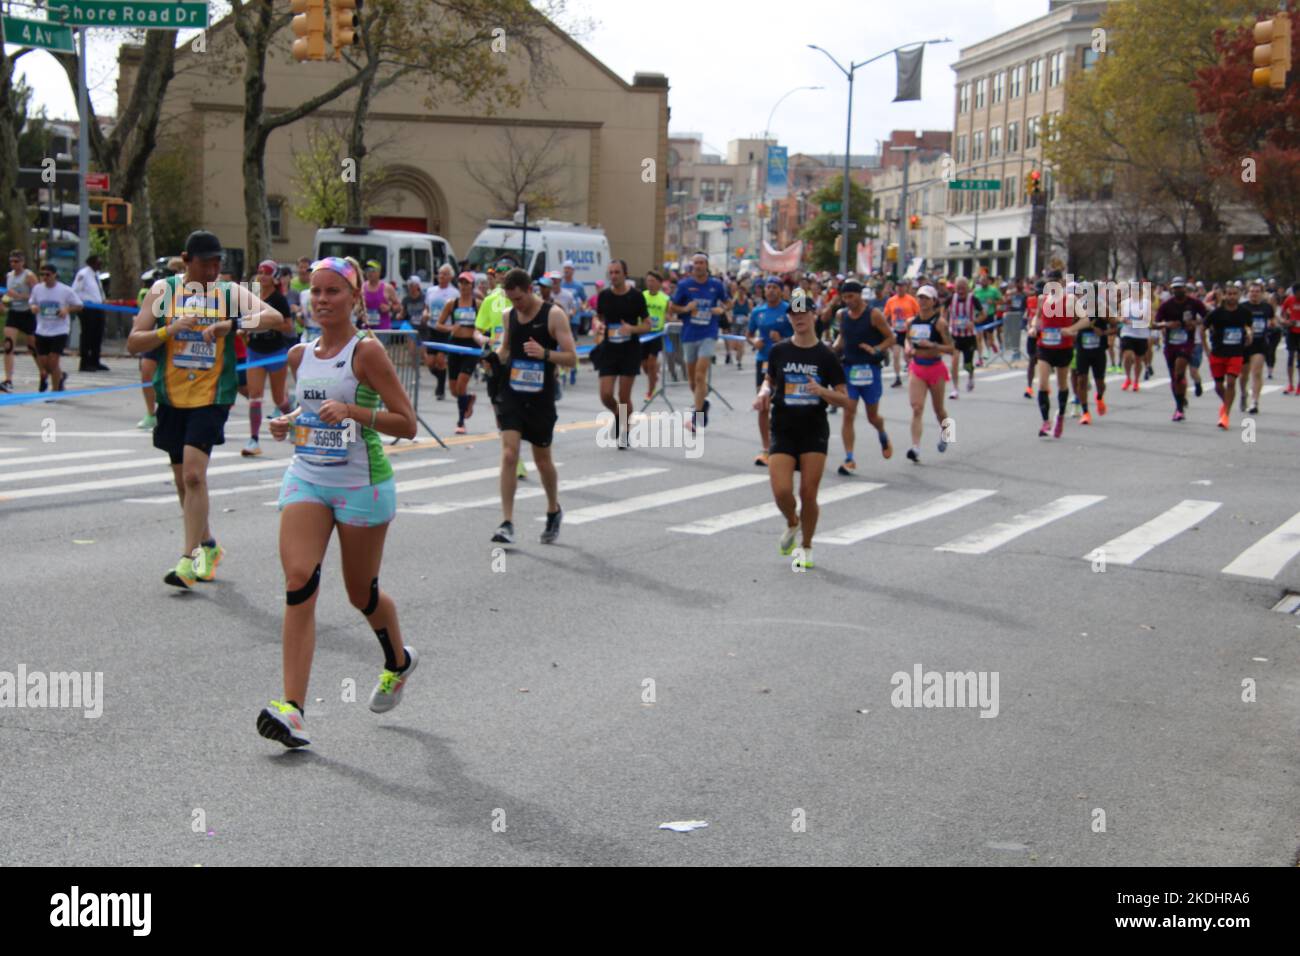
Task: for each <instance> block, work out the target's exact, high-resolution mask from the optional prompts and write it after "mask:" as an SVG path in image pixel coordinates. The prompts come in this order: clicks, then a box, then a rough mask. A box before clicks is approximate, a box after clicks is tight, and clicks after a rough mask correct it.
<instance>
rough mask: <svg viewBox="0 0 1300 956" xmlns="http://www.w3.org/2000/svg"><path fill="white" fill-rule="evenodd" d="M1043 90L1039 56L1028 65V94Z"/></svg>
mask: <svg viewBox="0 0 1300 956" xmlns="http://www.w3.org/2000/svg"><path fill="white" fill-rule="evenodd" d="M1042 88H1043V58H1042V57H1041V56H1040V57H1039V58H1038V59H1037V60H1034V61H1033V62H1032V63H1030V64H1029V92H1030V93H1037V92H1038V91H1039V90H1041V89H1042Z"/></svg>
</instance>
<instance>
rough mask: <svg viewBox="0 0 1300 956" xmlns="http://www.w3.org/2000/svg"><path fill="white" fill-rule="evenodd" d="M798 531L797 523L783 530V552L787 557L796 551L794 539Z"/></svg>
mask: <svg viewBox="0 0 1300 956" xmlns="http://www.w3.org/2000/svg"><path fill="white" fill-rule="evenodd" d="M798 533H799V525H795V526H794V527H793V528H786V529H785V531H783V532H781V553H782V554H783V555H785V556H786V557H789V556H790V554H791V553H792V552H793V551H794V539H795V535H797V534H798Z"/></svg>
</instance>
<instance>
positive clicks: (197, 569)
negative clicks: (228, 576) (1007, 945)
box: [194, 544, 226, 581]
mask: <svg viewBox="0 0 1300 956" xmlns="http://www.w3.org/2000/svg"><path fill="white" fill-rule="evenodd" d="M225 556H226V549H225V548H223V547H222V546H221V545H219V544H218V545H215V546H214V547H211V548H209V547H207V546H204V545H200V546H199V547H198V548H195V549H194V576H195V577H197V578H198V579H199V580H200V581H215V580H216V578H217V565H218V564H220V563H221V559H222V558H224V557H225Z"/></svg>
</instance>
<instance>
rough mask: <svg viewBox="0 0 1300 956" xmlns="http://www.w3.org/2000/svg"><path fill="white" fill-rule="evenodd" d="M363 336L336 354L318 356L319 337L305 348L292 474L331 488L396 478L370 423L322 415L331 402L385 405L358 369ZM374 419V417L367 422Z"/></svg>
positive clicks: (297, 384) (296, 389)
mask: <svg viewBox="0 0 1300 956" xmlns="http://www.w3.org/2000/svg"><path fill="white" fill-rule="evenodd" d="M361 339H362V336H361V335H356V336H354V337H353V338H352V339H351V341H349V342H348V344H347V345H345V346H344V347H343V350H342V351H341V352H339V354H338V355H335V356H334V357H333V358H328V359H322V358H319V357H317V355H316V347H317V345H318V344H319V343H320V340H319V339H316V340H314V341H312V342H310V343H308V345H307V347H306V348H305V349H304V350H303V354H302V361H301V362H299V364H298V375H297V380H296V382H295V384H294V395H295V397H296V398H297V400H298V405H300V406H301V407H302V412H301V414H299V416H298V417H297V418H296V419H295V420H294V423H293V429H292V431H291V433H290V435H291V437H292V438H293V444H294V456H293V461H292V462H291V463H290V464H289V474H291V475H293V476H294V477H297V478H303V479H305V480H307V481H310V482H311V483H312V484H316V485H323V486H325V487H327V488H359V487H361V486H363V485H373V484H378V483H379V482H381V481H384V480H386V479H387V478H390V477H392V469H391V467H390V466H389V464H388V457H387V456H386V455H385V454H384V448H383V444H382V442H381V441H380V438H379V433H378V432H376V431H375V430H374V429H372V428H370V427H369V425H368V424H367V423H366V422H354V423H353V424H352V425H350V426H349V425H347V424H338V425H329V424H327V423H325V422H323V421H321V420H320V418H319V417H318V413H319V411H320V407H321V404H322V403H323V402H325V401H333V402H344V403H346V404H351V405H360V406H362V407H363V408H365V409H366V410H367V411H369V410H370V409H372V408H378V407H379V396H378V394H376V393H375V392H374V391H373V390H372V389H369V388H366V387H365V386H363V385H362V384H361V383H360V381H358V380H357V376H356V373H355V372H354V371H353V370H352V358H353V355H354V354H355V353H356V350H357V343H358V342H360V341H361ZM367 421H368V420H367Z"/></svg>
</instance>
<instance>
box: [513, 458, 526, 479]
mask: <svg viewBox="0 0 1300 956" xmlns="http://www.w3.org/2000/svg"><path fill="white" fill-rule="evenodd" d="M515 477H516V478H518V479H520V480H521V481H522V480H524V479H526V478H527V477H528V468H527V466H526V465H525V464H524V460H523V459H522V458H520V459H519V463H518V464H517V465H516V467H515Z"/></svg>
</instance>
